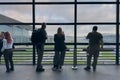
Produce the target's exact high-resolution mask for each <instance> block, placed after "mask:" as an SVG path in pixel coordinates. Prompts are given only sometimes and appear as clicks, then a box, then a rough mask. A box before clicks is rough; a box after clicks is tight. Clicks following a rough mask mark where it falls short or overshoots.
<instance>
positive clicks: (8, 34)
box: [5, 32, 13, 43]
mask: <svg viewBox="0 0 120 80" xmlns="http://www.w3.org/2000/svg"><path fill="white" fill-rule="evenodd" d="M5 39H6V40H7V43H11V42H12V40H13V39H12V36H11V34H10V32H5Z"/></svg>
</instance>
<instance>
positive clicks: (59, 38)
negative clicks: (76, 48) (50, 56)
mask: <svg viewBox="0 0 120 80" xmlns="http://www.w3.org/2000/svg"><path fill="white" fill-rule="evenodd" d="M64 41H65V36H64V35H58V34H55V35H54V42H55V51H64V50H65V49H66V45H65V42H64Z"/></svg>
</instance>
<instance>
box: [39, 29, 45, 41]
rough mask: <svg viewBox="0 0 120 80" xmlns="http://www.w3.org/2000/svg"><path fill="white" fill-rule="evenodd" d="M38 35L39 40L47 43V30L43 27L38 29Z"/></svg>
mask: <svg viewBox="0 0 120 80" xmlns="http://www.w3.org/2000/svg"><path fill="white" fill-rule="evenodd" d="M38 35H39V42H40V43H45V41H46V39H47V33H46V30H45V29H43V28H40V29H38Z"/></svg>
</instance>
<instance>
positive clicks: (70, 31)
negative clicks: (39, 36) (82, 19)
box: [36, 25, 74, 43]
mask: <svg viewBox="0 0 120 80" xmlns="http://www.w3.org/2000/svg"><path fill="white" fill-rule="evenodd" d="M39 27H40V26H39V25H36V28H39ZM58 27H61V28H62V30H63V32H64V34H65V42H67V43H68V42H69V43H73V41H74V37H73V36H74V27H73V25H47V27H46V31H47V35H48V39H47V41H46V42H47V43H54V34H56V33H57V29H58Z"/></svg>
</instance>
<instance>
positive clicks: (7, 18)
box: [0, 5, 32, 23]
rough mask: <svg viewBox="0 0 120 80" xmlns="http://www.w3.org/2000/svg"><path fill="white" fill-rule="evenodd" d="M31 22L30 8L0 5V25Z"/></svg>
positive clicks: (26, 6)
mask: <svg viewBox="0 0 120 80" xmlns="http://www.w3.org/2000/svg"><path fill="white" fill-rule="evenodd" d="M2 22H3V23H19V22H24V23H25V22H32V6H30V5H0V23H2Z"/></svg>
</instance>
